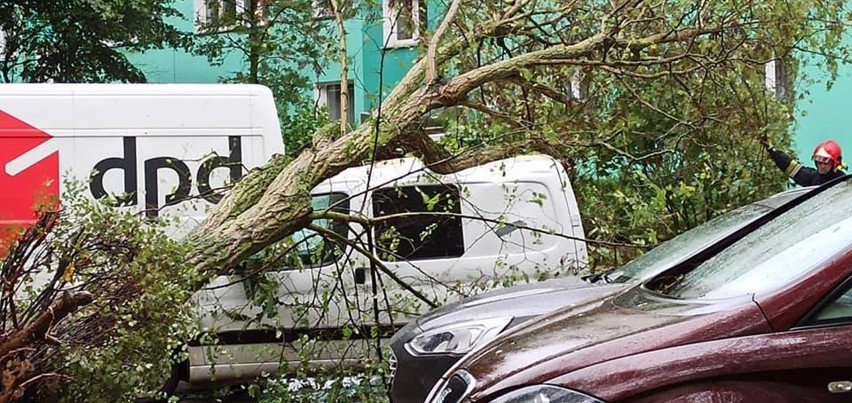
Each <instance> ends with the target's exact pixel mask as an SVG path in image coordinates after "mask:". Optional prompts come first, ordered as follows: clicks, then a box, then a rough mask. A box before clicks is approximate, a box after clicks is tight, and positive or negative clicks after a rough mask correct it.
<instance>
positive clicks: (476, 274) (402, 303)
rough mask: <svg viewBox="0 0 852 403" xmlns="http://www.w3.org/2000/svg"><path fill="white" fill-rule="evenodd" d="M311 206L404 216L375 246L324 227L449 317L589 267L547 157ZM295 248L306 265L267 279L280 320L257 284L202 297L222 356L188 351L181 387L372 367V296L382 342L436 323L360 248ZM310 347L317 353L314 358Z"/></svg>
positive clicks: (209, 350) (386, 164)
mask: <svg viewBox="0 0 852 403" xmlns="http://www.w3.org/2000/svg"><path fill="white" fill-rule="evenodd" d="M368 181H369V182H368ZM368 183H369V185H368ZM312 193H313V203H314V208H315V210H316V211H318V210H324V209H328V208H329V207H330V206H331V207H332V210H336V211H339V212H346V213H348V214H351V215H354V216H359V215H360V216H367V217H383V216H395V217H396V218H394V219H391V220H389V221H386V222H383V223H379V224H378V225H377V226H376V227H374V230H373V231H372V234H371V235H372V237H373V240H374V241H373V243H372V244H371V243H369V242H368V239H367V232H366V231H365V228H363V227H362V226H360V225H357V224H349V225H347V224H346V223H342V224H341V223H335V224H330V223H328V222H324V223H318V224H324V225H325V226H326V227H328V228H329V229H331V230H333V231H335V232H336V233H338V234H339V236H341V237H345V238H347V239H349V240H351V241H353V242H355V245H361V248H362V249H370V248H372V250H374V251H375V253H376V254H377V255H378V257H379V260H381V262H380V263H381V265H383V266H384V267H386V268H387V269H388V270H389V271H390V272H392V273H394V274H395V276H396V277H398V279H399V280H402V281H403V282H404V283H405V284H407V285H408V286H411V287H412V288H414V289H416V290H417V291H418V292H420V293H421V294H423V295H425V296H426V297H428V298H429V299H432V300H437V301H438V302H439V303H446V302H448V301H451V300H455V299H458V298H461V297H462V296H464V295H466V294H468V293H469V292H471V291H472V290H473V289H476V288H479V290H482V289H491V288H495V287H497V286H501V285H509V284H510V283H511V282H510V280H511V279H517V280H520V281H524V280H527V279H529V280H530V281H535V280H536V279H541V278H547V277H553V276H559V275H567V274H571V273H576V271H577V270H579V269H581V268H584V267H585V266H586V265H587V259H588V258H587V251H586V245H585V243H584V242H583V241H582V239H583V238H584V232H583V226H582V223H581V221H580V215H579V212H578V211H579V210H578V206H577V202H576V200H575V198H574V193H573V190H572V188H571V184H570V182H569V180H568V177H567V174H566V172H565V170H564V168H563V167H562V166H561V164H560V163H559V162H558V161H556V160H554V159H553V158H550V157H547V156H542V155H533V156H522V157H516V158H509V159H504V160H500V161H495V162H491V163H488V164H484V165H481V166H477V167H474V168H470V169H467V170H463V171H460V172H457V173H455V174H451V175H440V174H437V173H434V172H431V171H430V170H429V169H428V168H427V167H425V166H424V165H423V164H422V162H420V161H419V160H417V159H414V158H405V159H396V160H390V161H382V162H378V163H375V164H373V165H371V166H362V167H356V168H350V169H347V170H345V171H344V172H342V173H341V174H339V175H337V176H335V177H333V178H331V179H329V180H326V181H325V182H323V183H321V184H320V185H319V186H317V187H316V188H315V189H314V190H313V192H312ZM419 212H438V213H439V215H436V216H429V215H424V214H417V213H419ZM532 229H538V230H539V231H534V230H532ZM554 234H562V235H565V236H564V237H561V236H557V235H554ZM292 242H294V243H295V244H296V248H297V250H298V251H299V255H300V256H301V264H297V265H296V266H295V267H280V269H279V270H276V271H274V272H268V273H266V277H265V281H267V282H268V284H274V285H275V287H276V288H277V290H276V292H275V293H274V296H273V298H274V299H273V300H274V301H275V306H274V307H273V308H274V309H276V310H277V312H276V314H275V315H270V314H269V309H270V308H269V307H264V306H263V305H262V304H260V305H258V304H252V303H247V301H250V300H252V298H253V294H252V292H251V291H250V290H251V289H255V290H256V289H259V288H264V287H262V286H258V285H257V284H254V285H252V284H253V283H256V277H257V276H255V277H254V278H250V279H248V281H246V280H247V279H246V278H243V277H241V276H223V277H220V278H218V279H217V280H216V281H215V282H214V283H213V284H211V285H210V287H208V289H207V290H205V291H202V292H201V293H199V294H198V297H199V301H198V302H199V303H200V306H201V309H202V311H203V312H202V316H203V328H204V329H205V330H206V331H207V332H209V333H210V334H215V335H217V336H218V338H217V339H218V342H217V343H216V344H212V343H210V342H209V340H208V341H204V340H205V339H204V338H201V339H198V340H195V341H193V342H192V343H190V346H189V350H190V360H189V366H188V367H186V368H184V369H183V371H184V372H183V376H184V377H187V378H188V380H189V381H190V382H191V383H197V382H209V381H211V380H215V381H227V380H235V379H241V378H247V377H253V376H257V375H259V374H261V373H263V372H275V371H277V370H279V368H280V366H279V360H282V359H283V360H284V361H287V362H288V364H290V365H293V366H296V365H299V364H300V362H304V360H306V358H307V359H308V360H309V361H310V363H311V364H314V365H321V366H335V365H344V366H357V365H359V364H363V362H364V358H365V355H370V354H373V351H374V350H373V349H372V348H370V345H369V341H368V340H367V339H368V338H369V336H370V329H369V328H368V326H364V325H363V324H369V325H374V324H376V321H375V320H374V314H375V313H374V311H373V307H374V305H373V300H372V298H373V292H374V287H373V285H374V283H375V286H376V287H375V290H378V291H377V306H378V311H379V312H378V313H379V317H380V319H379V320H380V323H379V324H378V326H377V328H378V329H379V331H380V332H381V333H384V334H387V336H388V337H389V336H390V333H392V330H394V329H395V328H397V327H399V326H401V325H402V324H404V323H405V322H407V321H408V320H409V319H411V318H412V317H413V316H415V315H417V314H419V313H424V312H426V311H428V310H429V306H428V305H426V304H423V303H420V302H419V301H418V300H417V298H414V297H413V296H412V293H411V292H410V291H409V290H406V289H405V288H404V287H402V286H400V285H399V284H398V283H397V282H396V281H395V280H394V279H392V278H391V277H390V276H389V275H387V273H385V272H383V271H381V270H376V271H375V272H370V270H371V264H370V261H369V260H368V259H367V258H366V256H365V255H363V254H361V253H358V251H356V250H353V248H354V247H350V246H346V247H337V246H335V245H334V244H333V243H332V242H329V239H328V238H326V239H325V240H322V239H321V238H320V237H319V236H317V233H316V232H314V231H312V230H309V229H306V230H303V231H301V232H299V233H297V234H295V235H294V236H293V237H292ZM247 290H249V291H248V292H247ZM254 296H256V295H254ZM262 300H265V301H269V300H270V298H269V297H268V296H267V297H265V298H262ZM303 336H308V337H311V338H314V339H315V341H314V342H310V343H308V344H307V345H306V344H304V343H303V341H304V339H303ZM205 344H207V345H205ZM304 349H307V350H304ZM300 350H301V351H300Z"/></svg>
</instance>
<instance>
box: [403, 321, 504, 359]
mask: <svg viewBox="0 0 852 403" xmlns="http://www.w3.org/2000/svg"><path fill="white" fill-rule="evenodd" d="M511 321H512V318H511V317H509V318H492V319H483V320H474V321H470V322H460V323H453V324H451V325H447V326H442V327H439V328H437V329H432V330H429V331H426V332H424V333H423V334H421V335H419V336H417V337H415V338H413V339H411V341H409V342H408V343H405V349H406V350H408V352H409V353H411V355H428V354H466V353H468V352H470V350H473V348H474V347H476V346H477V345H481V344H482V343H484V342H486V341H488V340H491V339H493V338H494V337H495V336H497V335H498V334H500V332H502V331H503V329H505V328H506V325H508V324H509V322H511Z"/></svg>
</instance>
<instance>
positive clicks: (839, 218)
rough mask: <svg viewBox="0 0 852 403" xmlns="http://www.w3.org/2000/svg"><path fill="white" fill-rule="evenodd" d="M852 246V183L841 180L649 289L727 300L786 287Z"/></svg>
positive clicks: (697, 297) (677, 296) (679, 295)
mask: <svg viewBox="0 0 852 403" xmlns="http://www.w3.org/2000/svg"><path fill="white" fill-rule="evenodd" d="M850 245H852V184H850V181H844V182H840V183H838V184H837V185H835V186H833V187H832V188H830V189H826V190H825V191H823V192H822V193H820V194H818V195H816V196H814V197H813V198H811V199H809V200H806V201H805V202H803V203H802V204H800V205H798V206H796V207H794V208H792V209H790V211H787V212H785V213H784V214H782V215H780V216H778V217H777V218H775V219H773V220H772V221H770V222H768V223H766V224H765V225H763V226H761V227H760V228H758V229H756V230H755V231H753V232H752V233H750V234H748V235H746V236H745V237H743V238H742V239H740V240H739V241H737V242H736V243H734V244H733V245H731V246H730V247H729V248H727V249H725V250H723V251H722V252H720V253H719V254H718V255H716V256H714V257H712V258H710V259H708V260H707V261H705V262H703V263H702V264H701V265H699V266H698V267H696V268H695V269H694V270H691V271H689V272H688V273H685V274H682V275H680V276H678V277H676V278H674V280H673V281H668V280H667V279H663V278H657V279H655V280H654V281H652V282H649V283H648V288H649V289H651V290H652V291H656V292H658V293H661V294H663V295H666V296H669V297H672V298H683V299H700V298H707V299H711V298H729V297H736V296H741V295H747V294H758V293H761V292H765V291H770V290H774V289H777V288H779V287H783V286H784V285H786V284H789V283H790V282H791V281H792V280H794V279H796V278H797V277H800V276H803V275H805V274H806V273H807V272H809V271H810V270H811V269H813V268H815V267H816V266H817V265H819V264H820V263H822V262H823V261H825V260H826V259H829V258H831V257H833V256H835V255H836V254H838V253H840V252H842V251H844V250H847V249H849V248H850Z"/></svg>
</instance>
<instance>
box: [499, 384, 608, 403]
mask: <svg viewBox="0 0 852 403" xmlns="http://www.w3.org/2000/svg"><path fill="white" fill-rule="evenodd" d="M491 403H604V401H603V400H600V399H597V398H594V397H592V396H589V395H587V394H584V393H580V392H577V391H574V390H571V389H565V388H560V387H558V386H551V385H535V386H527V387H525V388H521V389H518V390H515V391H512V392H509V393H507V394H505V395H503V396H500V397H498V398H496V399H494V400H492V401H491Z"/></svg>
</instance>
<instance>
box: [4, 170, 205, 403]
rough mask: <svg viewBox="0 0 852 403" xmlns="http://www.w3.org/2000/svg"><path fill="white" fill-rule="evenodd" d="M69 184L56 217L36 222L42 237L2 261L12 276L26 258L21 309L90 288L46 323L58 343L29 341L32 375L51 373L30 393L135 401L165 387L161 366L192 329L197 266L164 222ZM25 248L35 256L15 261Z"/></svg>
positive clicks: (41, 397) (19, 283) (19, 282)
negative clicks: (48, 223)
mask: <svg viewBox="0 0 852 403" xmlns="http://www.w3.org/2000/svg"><path fill="white" fill-rule="evenodd" d="M66 188H67V189H68V191H67V193H66V194H65V195H64V196H63V201H62V208H61V210H60V211H59V221H58V223H57V224H56V225H55V226H53V227H46V228H36V230H46V231H48V232H46V233H45V235H46V238H45V242H44V243H41V244H26V243H23V242H18V243H17V244H16V245H14V246H13V248H12V249H11V252H10V254H9V255H8V257H7V258H6V260H5V262H4V265H3V267H4V270H6V273H5V274H6V276H7V277H6V278H10V279H11V278H13V277H9V275H10V273H11V272H10V271H9V270H11V269H12V268H15V267H26V270H25V271H24V272H23V275H22V276H18V277H15V280H16V283H15V288H14V289H15V290H17V293H16V296H18V298H19V300H18V308H17V309H18V311H19V312H23V309H27V310H28V311H34V312H42V311H45V310H46V309H47V307H46V306H45V304H44V301H46V302H50V301H53V300H55V299H56V298H57V296H58V295H61V294H62V293H63V292H66V291H67V292H71V293H78V292H88V293H90V294H91V296H92V297H93V302H92V303H91V304H89V305H87V306H85V307H82V308H80V309H79V310H78V311H77V312H74V313H72V314H71V315H70V316H69V317H67V318H66V319H65V320H63V321H61V322H59V323H57V324H54V325H53V326H52V328H51V329H50V330H49V333H50V336H51V337H54V338H56V340H57V342H58V343H59V344H58V345H53V344H47V343H43V342H38V341H37V342H35V343H34V344H33V345H32V347H33V348H35V351H34V352H33V354H32V355H31V356H30V358H29V359H30V361H31V362H32V363H33V365H34V371H33V373H32V376H33V377H36V376H39V375H41V374H51V377H48V378H45V381H43V382H42V383H40V384H39V383H37V385H39V387H38V388H36V389H34V390H32V392H33V394H32V396H30V397H31V398H32V399H34V400H37V401H91V402H98V401H103V402H112V401H122V400H129V399H131V398H133V397H135V396H139V395H141V394H143V393H145V392H149V391H151V390H155V389H156V388H157V387H159V386H160V382H161V380H162V378H160V377H159V376H157V374H167V373H168V371H169V369H170V357H171V356H172V352H173V350H174V349H175V348H176V347H177V346H178V345H179V343H180V342H181V341H182V340H185V339H186V336H187V335H191V334H193V331H192V326H191V324H192V323H193V322H192V320H191V319H190V316H189V310H188V307H189V305H187V304H186V303H185V302H186V301H187V299H188V298H189V296H190V294H189V293H188V291H187V290H188V288H189V285H188V284H189V283H191V282H192V280H193V275H194V272H193V271H192V270H191V269H190V267H188V266H187V265H185V263H184V262H185V256H186V252H187V248H186V247H185V246H184V245H182V244H181V243H179V242H177V241H175V240H172V239H170V238H169V237H167V236H166V235H165V233H164V232H163V229H164V225H165V223H163V222H154V221H144V220H143V219H141V218H139V217H137V216H135V215H133V214H131V213H130V212H127V211H122V210H119V209H114V208H112V207H111V206H108V205H105V204H102V203H98V202H94V201H91V200H88V199H86V198H85V197H84V196H83V193H84V192H83V191H82V187H81V186H79V185H76V184H68V185H67V186H66ZM23 250H26V251H29V256H31V257H32V259H29V260H26V261H21V260H19V259H20V257H21V256H23V255H21V254H20V253H16V252H17V251H23ZM12 259H15V260H12ZM21 265H23V266H21ZM4 312H8V311H4ZM4 319H5V321H4V323H5V324H6V325H7V326H9V325H10V323H11V322H10V318H9V317H8V316H6V317H4ZM0 345H2V343H1V342H0ZM66 378H68V379H71V380H72V381H71V382H64V379H66Z"/></svg>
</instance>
